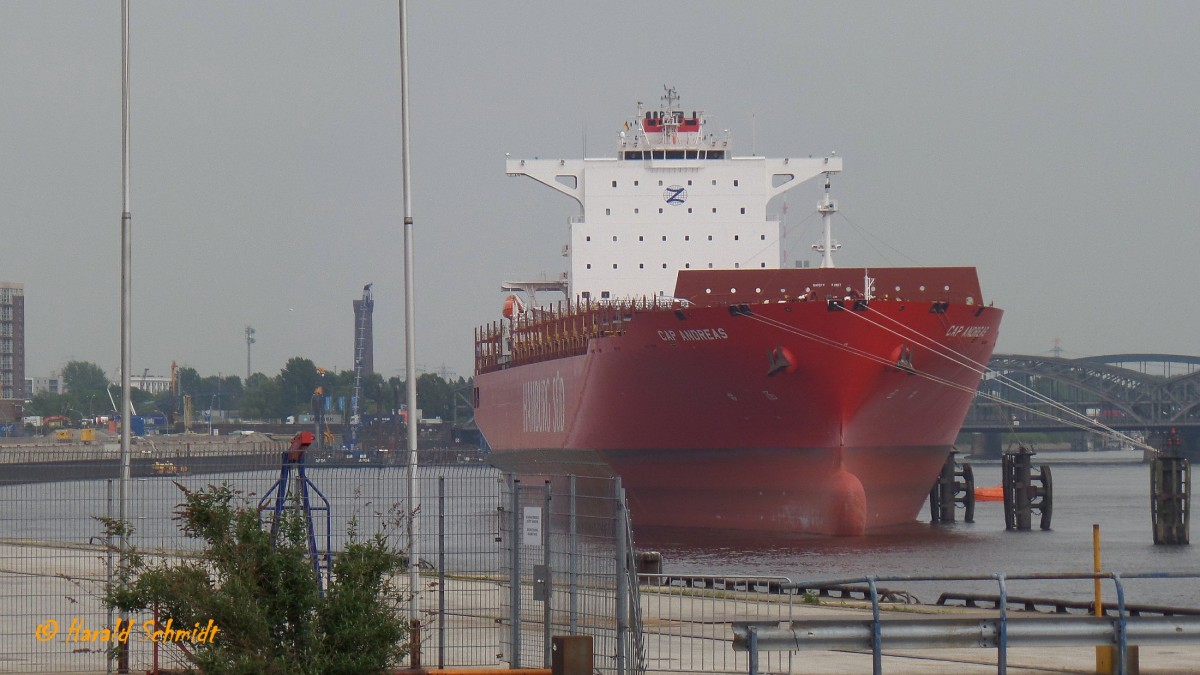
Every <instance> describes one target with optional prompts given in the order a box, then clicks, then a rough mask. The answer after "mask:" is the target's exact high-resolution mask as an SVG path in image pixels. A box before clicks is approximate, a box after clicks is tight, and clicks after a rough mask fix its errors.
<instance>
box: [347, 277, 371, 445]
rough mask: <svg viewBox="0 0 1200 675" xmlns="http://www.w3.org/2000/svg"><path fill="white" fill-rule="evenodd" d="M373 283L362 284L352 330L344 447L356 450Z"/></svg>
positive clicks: (360, 425)
mask: <svg viewBox="0 0 1200 675" xmlns="http://www.w3.org/2000/svg"><path fill="white" fill-rule="evenodd" d="M373 285H374V284H373V283H370V284H367V285H366V286H363V294H362V303H361V304H359V306H358V316H357V317H356V318H357V319H358V325H357V326H355V332H354V393H353V395H351V396H350V424H349V427H348V428H349V430H350V433H349V434H347V439H346V449H347V450H350V451H352V452H353V451H357V450H358V444H359V437H360V436H361V435H362V415H361V414H360V411H359V405H358V399H359V396H360V395H361V394H362V374H363V358H364V356H365V351H366V348H367V322H368V321H370V317H371V312H372V310H374V308H375V300H374V299H373V298H372V297H371V286H373Z"/></svg>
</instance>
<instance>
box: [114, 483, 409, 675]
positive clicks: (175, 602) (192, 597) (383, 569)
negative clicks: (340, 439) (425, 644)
mask: <svg viewBox="0 0 1200 675" xmlns="http://www.w3.org/2000/svg"><path fill="white" fill-rule="evenodd" d="M177 485H178V484H177ZM179 488H180V489H181V490H182V491H183V494H184V501H183V502H182V503H180V504H179V508H178V510H177V511H176V513H175V519H176V520H177V521H179V528H180V530H181V531H182V532H183V533H184V534H185V535H187V536H188V537H192V538H197V539H200V540H202V541H203V542H204V548H203V551H202V553H201V554H200V555H199V556H198V557H197V558H195V559H190V560H180V561H164V562H158V563H155V564H148V563H147V562H146V560H145V558H144V556H141V555H138V554H137V553H136V552H131V553H128V554H127V555H126V556H125V558H126V561H127V562H126V564H125V565H124V566H123V570H122V571H121V573H120V574H118V575H117V580H116V581H115V582H114V583H113V584H112V586H111V587H110V588H109V589H108V590H107V593H106V596H105V598H104V602H105V604H106V605H107V606H109V607H113V608H115V609H117V610H121V611H126V612H143V611H146V610H148V609H151V608H153V607H155V606H157V607H158V611H159V616H160V624H161V623H165V622H166V620H167V617H170V618H171V619H173V622H174V626H175V627H177V628H178V627H185V628H191V627H192V626H193V625H194V624H196V623H199V625H200V627H202V628H203V627H204V626H206V625H207V623H208V621H209V620H212V621H213V622H214V623H215V625H216V626H217V627H219V629H220V632H219V633H218V634H217V635H216V636H215V637H214V638H212V639H211V641H209V642H205V643H200V644H196V645H195V646H193V645H191V644H189V645H188V647H189V649H191V650H192V653H193V656H192V660H193V663H194V664H195V667H196V668H197V669H198V670H200V671H201V672H203V673H205V675H220V674H223V673H231V674H234V673H237V674H243V673H244V674H246V675H250V674H255V675H259V674H266V675H269V674H274V673H279V674H280V675H283V674H287V675H291V674H293V673H295V674H303V675H308V674H312V675H317V674H322V675H324V674H334V673H373V672H381V671H383V670H384V669H385V668H388V667H389V666H393V665H396V664H397V663H398V662H399V660H400V659H401V658H403V657H404V656H405V655H406V654H407V651H408V645H407V638H408V624H407V621H406V619H405V618H403V617H402V616H401V613H400V611H399V610H400V607H401V606H402V605H403V604H404V602H405V601H406V600H407V598H405V597H403V594H402V593H401V592H399V591H398V589H396V588H395V586H394V585H393V584H392V578H393V575H395V574H397V573H399V572H401V571H403V569H404V567H405V558H404V556H403V555H402V553H401V552H400V551H398V550H396V549H394V548H392V547H391V546H390V545H389V543H388V540H387V537H386V536H385V535H383V534H377V535H375V536H373V537H370V538H367V539H361V538H360V537H359V536H358V533H357V531H356V527H355V524H354V523H353V521H352V522H351V524H350V526H349V531H348V532H347V534H348V535H349V541H348V542H347V543H346V545H345V546H344V547H343V549H342V550H341V551H339V552H338V553H337V555H336V556H335V557H334V564H333V575H332V580H331V582H330V584H329V588H327V589H326V590H325V592H324V593H323V594H322V593H321V589H320V586H319V584H318V581H317V579H316V577H315V575H314V573H313V567H312V561H311V560H310V559H309V557H308V545H307V539H306V525H305V522H304V519H303V516H302V515H301V514H300V513H299V511H298V510H285V512H284V514H283V517H282V518H281V522H280V523H279V528H278V536H277V537H275V538H274V539H272V536H271V533H270V531H269V529H264V527H263V525H262V524H261V523H260V521H259V514H258V512H257V510H256V509H254V508H252V507H250V506H249V505H247V504H245V503H244V502H243V500H241V499H240V498H239V497H240V495H239V494H238V493H237V492H236V491H235V490H233V489H232V488H231V487H230V486H228V485H222V486H214V485H210V486H208V487H207V488H204V489H201V490H194V491H193V490H188V489H187V488H185V487H183V486H182V485H179ZM104 522H105V525H106V528H107V530H108V534H110V535H114V536H119V535H120V534H121V530H122V529H125V528H124V525H123V524H121V523H118V522H115V521H107V520H105V521H104ZM140 630H141V627H140V626H139V627H136V628H135V632H136V631H140Z"/></svg>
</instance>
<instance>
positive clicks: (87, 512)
mask: <svg viewBox="0 0 1200 675" xmlns="http://www.w3.org/2000/svg"><path fill="white" fill-rule="evenodd" d="M286 446H287V444H286V442H249V441H246V442H240V443H236V444H235V443H233V442H232V441H229V440H226V441H224V442H223V443H218V442H213V441H211V439H210V440H207V441H206V442H200V441H197V442H194V443H174V444H171V443H169V442H168V441H166V440H159V441H157V442H154V443H151V442H148V441H147V440H146V439H142V440H140V441H139V443H138V444H137V445H136V446H135V448H134V451H133V453H132V454H133V458H132V461H131V467H130V473H131V480H130V481H129V482H128V483H127V490H128V495H127V499H126V500H125V503H126V504H127V509H128V510H127V512H126V514H125V520H126V521H127V522H128V523H129V524H130V525H131V526H132V528H133V532H132V534H131V535H130V538H129V545H130V546H131V547H133V548H134V549H136V550H137V551H138V552H139V553H140V554H142V555H143V556H145V557H147V558H148V559H151V560H153V561H161V560H165V561H172V560H181V559H184V558H186V557H188V556H194V555H196V554H197V553H199V552H200V550H201V548H202V543H201V542H200V541H198V540H196V539H191V538H188V537H185V536H184V535H183V534H182V533H181V532H180V529H179V522H178V521H177V520H176V519H175V514H176V510H177V508H178V505H179V504H180V503H181V501H182V499H183V492H182V491H181V488H185V489H188V490H197V489H201V488H204V487H205V486H208V485H228V486H230V487H231V488H233V489H234V490H236V491H237V493H238V499H240V500H241V502H242V503H243V504H245V505H247V506H251V507H258V506H259V505H260V502H262V505H261V506H262V508H263V509H264V515H265V520H268V521H269V519H270V514H271V511H272V510H273V509H274V508H275V506H276V500H275V494H273V493H271V492H270V491H271V489H272V488H273V486H275V485H276V484H277V483H278V482H279V481H280V480H281V478H288V479H289V485H290V486H292V488H293V489H294V487H295V486H296V485H297V481H298V478H299V470H298V467H296V466H291V467H286V466H285V465H284V463H283V461H282V459H281V458H282V455H283V452H284V450H285V449H286ZM10 450H11V452H10ZM117 454H118V453H117V452H115V451H114V450H113V449H112V448H111V447H110V448H108V449H105V448H102V447H92V448H80V447H58V446H53V445H47V446H39V447H23V448H20V449H13V448H7V447H6V448H0V472H2V473H0V603H2V604H0V608H2V609H0V671H4V672H62V673H68V672H106V671H107V672H115V671H116V669H117V664H115V663H114V662H113V661H111V660H110V659H109V657H108V650H109V648H110V647H112V645H113V642H112V639H113V637H114V636H113V635H111V634H105V632H104V631H105V629H106V628H109V629H110V628H112V627H113V626H114V625H115V622H116V620H117V619H118V618H119V617H118V616H117V615H114V614H113V613H112V612H111V611H110V610H108V609H106V608H105V607H104V605H103V603H102V602H101V597H102V596H103V594H104V591H105V588H106V584H108V583H110V582H111V576H110V574H111V571H112V570H114V569H116V566H117V564H118V560H117V559H116V556H115V553H114V551H115V549H116V548H117V542H116V540H115V539H113V538H108V537H106V535H105V529H104V525H103V523H102V522H100V520H98V519H99V518H113V519H115V518H118V517H119V515H120V510H121V503H122V499H121V494H120V480H119V473H120V465H119V461H118V457H117ZM406 459H407V456H406V455H403V454H400V453H391V455H390V456H389V455H388V454H387V453H376V454H372V455H369V456H363V455H361V454H355V455H352V456H351V455H344V454H342V453H340V452H324V453H321V452H314V453H311V454H310V455H308V456H307V458H306V461H305V467H304V471H305V476H306V477H307V479H308V480H309V481H311V487H312V488H313V490H312V493H311V497H312V503H313V506H315V507H317V508H315V509H314V510H313V523H314V526H313V527H314V531H315V539H316V540H317V542H318V545H317V549H318V550H319V551H320V555H319V556H318V557H320V556H321V555H324V553H325V550H326V548H327V545H326V543H325V542H326V541H328V548H329V549H330V550H332V551H333V554H334V556H336V552H337V551H338V550H340V549H341V548H342V547H343V546H344V545H345V543H346V541H347V532H348V530H349V528H350V527H351V525H352V524H353V527H354V529H355V530H356V531H357V535H358V536H359V537H360V538H365V537H370V536H372V535H374V534H375V533H383V534H386V535H387V536H388V537H389V540H390V541H391V542H392V543H393V544H394V545H397V546H399V547H403V546H405V545H406V543H407V534H408V533H407V519H406V517H405V516H406V514H407V510H406V504H407V499H408V494H407V490H408V484H409V480H408V467H407V466H406V465H405V464H404V463H403V462H404V461H405V460H406ZM451 461H452V462H454V460H453V459H452V460H451ZM413 482H414V484H415V486H416V488H417V491H418V494H417V495H415V498H414V501H415V502H416V503H418V504H419V505H420V506H419V509H418V512H417V516H416V518H415V522H416V527H417V538H416V546H417V551H418V554H419V558H420V575H419V577H418V579H419V581H418V583H419V587H418V588H416V589H410V588H409V577H408V575H407V574H406V575H402V576H399V577H397V578H396V579H394V582H395V583H396V584H397V585H398V586H400V587H401V588H402V589H403V590H404V591H415V594H414V595H413V597H414V598H415V606H416V608H417V612H416V614H417V616H418V617H419V619H420V621H421V630H420V637H421V652H422V656H423V659H422V660H423V664H424V665H426V666H438V667H458V666H501V665H514V666H515V665H523V666H526V667H541V666H543V664H544V665H545V666H549V661H548V658H549V656H548V655H549V636H550V635H551V634H553V635H566V634H580V635H592V636H593V638H594V641H595V642H594V652H595V654H596V663H597V667H598V668H599V669H600V670H602V671H603V672H612V673H616V674H617V675H623V674H624V673H632V672H637V671H638V665H639V664H640V660H639V658H638V655H639V654H640V650H639V648H638V643H637V641H636V640H635V639H634V638H635V637H636V636H638V635H640V632H639V631H637V629H636V627H635V626H633V625H632V623H631V621H632V620H633V619H634V618H635V617H634V615H636V612H630V611H624V612H622V611H618V606H621V607H626V608H628V607H630V604H631V603H635V602H636V583H633V582H632V581H631V578H632V577H631V576H630V571H629V570H628V569H627V568H626V567H623V566H622V565H621V564H619V561H621V560H626V561H628V560H629V556H628V555H626V556H625V557H624V558H622V557H621V552H620V551H618V550H617V548H616V546H617V543H618V542H621V545H622V546H624V547H626V548H625V550H626V551H628V550H629V549H628V526H627V523H624V521H622V520H621V517H622V516H623V513H624V511H623V508H621V504H622V502H621V500H620V498H619V495H620V493H619V491H618V488H617V486H616V485H614V484H613V483H612V482H610V481H600V482H598V483H596V484H593V485H590V486H588V490H583V489H580V488H579V486H575V485H574V480H573V479H566V478H564V479H561V480H560V479H555V480H554V481H553V482H552V483H537V484H532V483H523V482H520V481H518V480H516V479H515V478H514V477H512V476H507V475H504V474H502V473H500V472H499V471H497V470H495V469H493V468H491V467H488V466H486V465H484V464H482V463H479V462H473V461H468V462H454V463H451V464H444V465H429V466H424V465H423V466H421V467H420V468H419V470H418V472H417V475H416V477H415V480H414V481H413ZM322 498H323V499H324V500H327V501H328V510H327V511H324V510H322V509H321V508H320V507H321V506H322V505H323V504H324V502H323V501H322ZM529 509H533V510H529ZM514 516H516V518H514ZM514 533H516V534H515V536H514ZM538 566H545V567H544V568H543V567H538ZM547 570H548V571H547ZM543 581H546V583H543ZM408 610H409V607H402V608H398V611H401V612H407V611H408ZM130 618H131V619H132V621H133V624H132V625H133V629H132V631H131V633H130V636H129V638H128V639H127V640H126V642H127V644H128V645H129V668H130V670H131V671H134V672H146V671H153V670H154V669H155V668H178V667H183V666H186V665H187V664H188V663H189V661H188V653H187V651H186V649H182V648H180V647H179V646H176V645H163V644H159V643H157V642H154V641H151V640H148V639H143V638H145V637H146V633H145V627H147V626H148V627H150V628H151V629H153V628H161V627H162V625H163V622H164V621H166V620H167V619H169V617H164V616H159V617H157V619H156V617H155V616H154V615H153V614H152V613H151V612H145V613H143V614H140V615H137V616H133V617H130ZM156 620H157V622H158V623H157V624H155V623H154V622H155V621H156ZM148 622H149V623H148ZM105 640H108V641H107V642H106V641H105ZM514 644H515V645H517V648H516V649H515V650H514ZM184 646H185V647H186V645H184Z"/></svg>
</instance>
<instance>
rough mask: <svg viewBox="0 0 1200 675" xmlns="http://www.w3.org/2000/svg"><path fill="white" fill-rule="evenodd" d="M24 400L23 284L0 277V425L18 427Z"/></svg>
mask: <svg viewBox="0 0 1200 675" xmlns="http://www.w3.org/2000/svg"><path fill="white" fill-rule="evenodd" d="M24 402H25V287H24V285H22V284H16V283H11V282H7V281H0V427H3V426H4V425H11V424H14V423H16V426H17V427H18V428H19V427H20V422H21V417H22V408H23V405H24ZM0 433H3V431H0Z"/></svg>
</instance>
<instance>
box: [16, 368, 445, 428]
mask: <svg viewBox="0 0 1200 675" xmlns="http://www.w3.org/2000/svg"><path fill="white" fill-rule="evenodd" d="M176 377H177V379H178V398H176V397H175V396H172V394H171V393H170V392H166V393H163V394H151V393H149V392H145V391H142V390H141V389H138V388H137V387H136V386H135V387H132V388H131V389H130V398H131V399H132V401H133V407H134V409H135V410H137V411H138V412H139V413H141V414H151V413H153V412H156V411H157V412H162V413H164V414H168V413H171V412H175V413H180V412H182V410H181V405H182V404H181V401H180V400H179V399H181V398H182V397H183V396H184V395H185V394H186V395H187V396H190V397H191V401H192V407H193V409H194V410H235V411H237V412H238V415H239V417H241V418H242V419H248V420H250V419H253V420H279V419H284V418H286V417H289V416H292V415H301V414H305V413H310V412H312V406H313V394H314V393H315V392H316V391H317V389H318V388H320V390H321V392H322V395H323V396H327V397H330V398H331V399H332V401H333V404H332V407H333V408H334V409H335V410H337V409H338V408H339V404H341V405H344V408H345V409H347V410H348V409H349V407H350V400H351V397H352V396H353V393H354V371H353V370H343V371H340V372H332V371H326V370H323V369H321V368H318V367H317V366H316V364H314V363H313V362H312V360H311V359H306V358H302V357H299V356H296V357H292V358H291V359H288V362H287V363H286V364H285V365H284V366H283V368H282V369H281V370H280V371H279V374H277V375H274V376H268V375H265V374H263V373H254V374H253V375H251V376H250V379H248V380H246V381H244V382H243V381H242V378H240V377H238V376H237V375H208V376H202V375H201V374H200V373H199V372H198V371H197V370H196V369H195V368H191V367H189V366H184V367H182V368H180V369H179V370H178V371H177V373H176ZM62 379H63V383H64V385H65V388H66V391H65V392H63V393H61V394H50V393H41V394H37V395H36V396H34V397H33V400H32V401H31V402H30V403H29V404H28V405H26V406H25V414H26V415H42V416H49V415H63V416H66V417H69V418H71V419H72V420H74V421H79V420H80V419H81V418H94V417H98V416H102V415H110V414H112V413H113V412H114V410H115V409H116V408H118V407H119V406H120V400H121V387H120V386H119V385H114V384H112V383H111V382H110V380H109V378H108V376H107V375H106V374H105V372H104V370H103V369H102V368H100V367H99V366H97V365H96V364H94V363H88V362H86V361H70V362H69V363H67V365H66V366H64V367H63V369H62ZM467 386H468V380H465V379H463V378H462V377H459V378H458V379H457V380H452V381H447V380H444V379H442V378H441V377H440V376H438V375H437V374H434V373H425V374H422V375H420V376H419V377H418V378H417V405H418V407H419V408H420V409H421V414H422V415H423V416H424V417H427V418H429V417H441V418H442V419H445V420H449V419H451V418H452V417H453V410H454V391H455V390H456V389H460V388H463V387H467ZM406 391H407V389H406V387H405V384H404V380H402V379H400V378H399V377H393V378H389V379H387V380H385V379H384V378H383V376H382V375H380V374H379V373H372V374H370V375H366V376H364V377H363V380H362V385H361V397H360V400H359V404H358V405H359V410H360V411H361V412H362V413H363V414H367V415H384V414H390V413H391V411H393V410H397V409H399V408H400V405H401V404H402V403H405V398H406V395H407V394H406Z"/></svg>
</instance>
